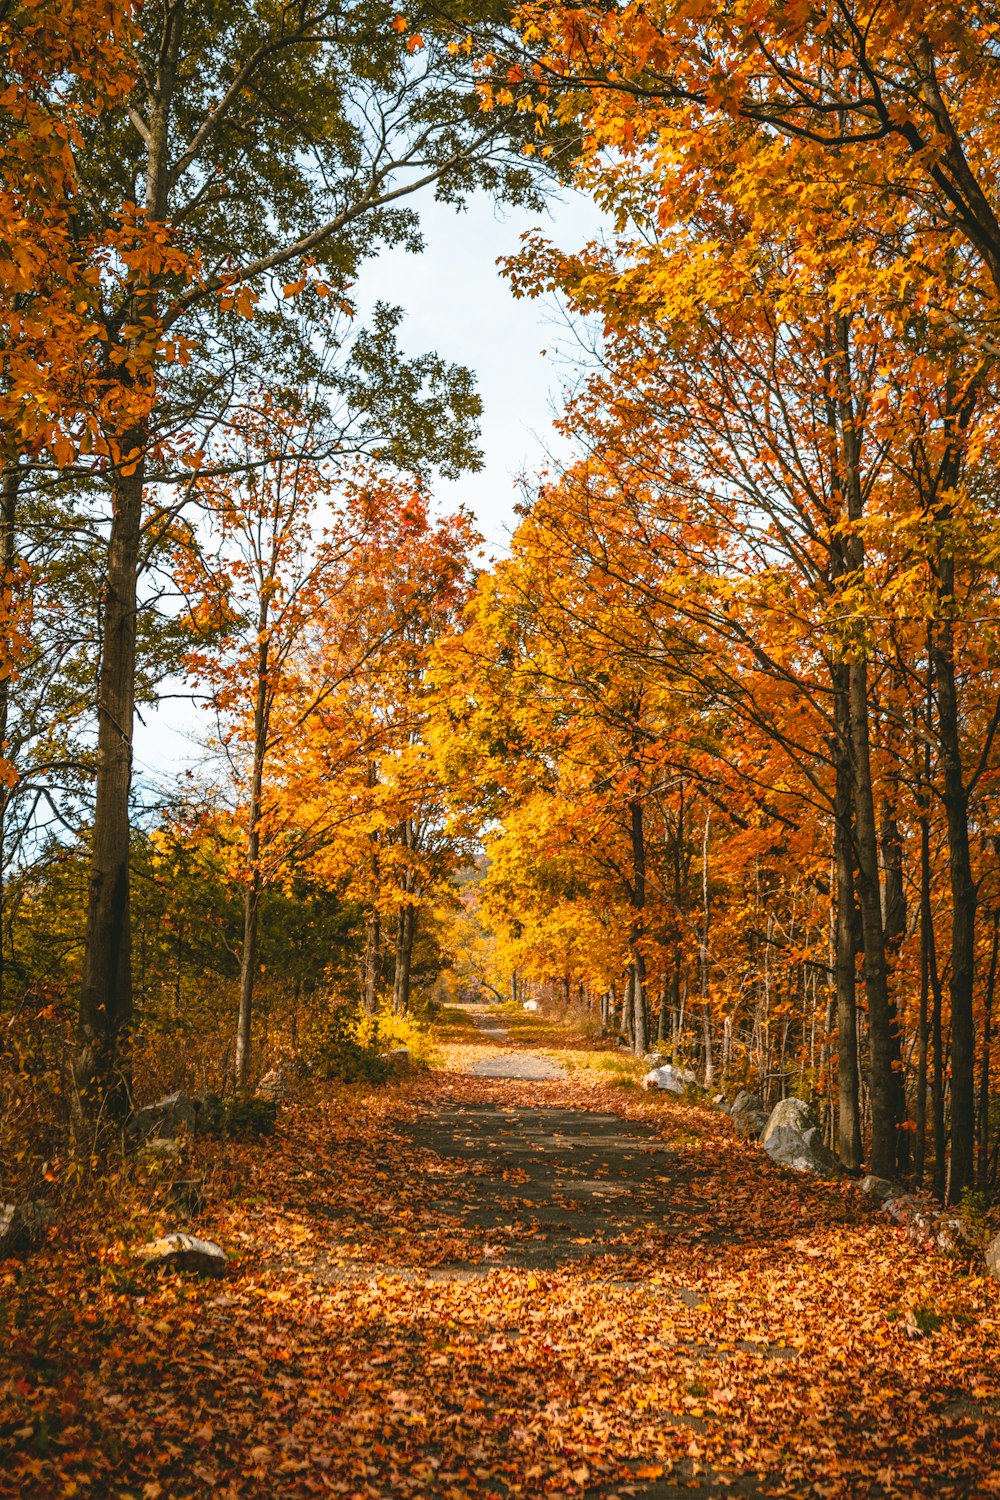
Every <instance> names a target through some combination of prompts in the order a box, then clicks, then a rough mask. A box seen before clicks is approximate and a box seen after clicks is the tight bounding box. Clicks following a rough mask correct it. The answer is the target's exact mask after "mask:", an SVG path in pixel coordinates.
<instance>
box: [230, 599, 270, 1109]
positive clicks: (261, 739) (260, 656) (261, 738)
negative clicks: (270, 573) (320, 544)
mask: <svg viewBox="0 0 1000 1500" xmlns="http://www.w3.org/2000/svg"><path fill="white" fill-rule="evenodd" d="M270 597H271V596H270V593H269V591H268V590H267V589H263V590H262V591H261V596H260V602H259V604H258V610H257V685H256V693H255V698H254V712H253V767H252V772H251V781H250V809H249V814H248V817H249V822H248V826H247V864H246V875H247V889H246V895H245V896H244V900H243V950H242V952H241V954H240V1010H239V1019H238V1021H237V1023H236V1087H237V1088H238V1089H242V1090H245V1089H246V1087H247V1085H248V1083H249V1079H250V1047H251V1041H252V1035H253V991H254V981H255V979H256V976H257V925H258V917H259V914H260V893H261V885H262V881H261V872H260V820H261V813H262V811H263V799H264V760H265V757H266V754H267V735H268V720H269V717H270V716H269V713H268V702H269V688H268V680H267V678H268V669H269V640H268V617H269V613H270Z"/></svg>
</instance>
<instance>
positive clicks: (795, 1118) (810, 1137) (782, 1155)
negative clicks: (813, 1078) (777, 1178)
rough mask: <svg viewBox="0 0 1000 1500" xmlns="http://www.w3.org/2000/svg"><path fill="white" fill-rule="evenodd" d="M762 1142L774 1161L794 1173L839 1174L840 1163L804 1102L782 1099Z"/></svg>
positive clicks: (767, 1125) (802, 1100)
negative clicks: (826, 1143)
mask: <svg viewBox="0 0 1000 1500" xmlns="http://www.w3.org/2000/svg"><path fill="white" fill-rule="evenodd" d="M760 1143H761V1145H762V1146H763V1148H764V1150H765V1151H766V1152H767V1154H768V1156H769V1157H770V1158H771V1160H772V1161H776V1162H780V1163H781V1165H782V1166H785V1167H791V1168H792V1170H793V1171H795V1172H812V1173H813V1174H814V1175H815V1176H817V1177H837V1176H839V1175H840V1171H841V1167H840V1163H839V1162H838V1160H837V1158H836V1157H835V1156H834V1154H833V1152H832V1151H830V1150H829V1149H828V1147H827V1146H826V1145H825V1144H824V1142H823V1137H822V1134H821V1132H820V1129H819V1126H818V1125H817V1124H816V1121H815V1120H814V1119H813V1114H812V1110H811V1109H810V1108H809V1105H808V1104H807V1103H806V1102H805V1100H804V1099H795V1098H791V1099H782V1100H781V1101H780V1102H779V1103H778V1104H776V1105H775V1106H774V1108H773V1109H772V1111H771V1114H770V1116H769V1118H768V1122H767V1124H766V1125H765V1127H764V1132H763V1134H762V1135H761V1138H760Z"/></svg>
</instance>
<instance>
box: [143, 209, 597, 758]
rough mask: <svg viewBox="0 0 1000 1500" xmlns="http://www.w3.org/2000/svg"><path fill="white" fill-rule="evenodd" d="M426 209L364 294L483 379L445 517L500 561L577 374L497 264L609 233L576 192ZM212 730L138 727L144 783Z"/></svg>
mask: <svg viewBox="0 0 1000 1500" xmlns="http://www.w3.org/2000/svg"><path fill="white" fill-rule="evenodd" d="M420 212H421V224H422V230H423V236H424V241H425V249H424V251H423V253H422V254H421V255H409V254H407V253H406V252H405V251H402V250H392V251H386V252H385V253H384V254H382V255H381V256H379V257H378V258H377V259H376V260H373V261H372V262H370V263H369V265H368V266H367V267H366V268H365V270H364V273H363V275H362V276H361V278H360V280H359V282H358V285H357V286H356V288H355V291H354V295H355V297H356V299H357V302H358V306H359V311H360V312H361V315H362V316H364V314H365V313H366V312H367V311H368V310H369V309H370V307H371V305H372V304H373V303H374V302H376V301H378V300H380V299H381V300H382V301H385V302H390V303H395V304H398V305H399V306H401V307H402V308H403V309H404V311H405V317H404V320H403V323H402V325H401V327H400V330H399V340H400V343H401V345H402V347H403V349H404V351H405V352H406V353H407V354H410V355H415V354H421V353H425V352H428V351H431V350H433V351H434V352H435V353H437V354H439V355H440V356H441V357H442V358H443V359H446V360H448V361H449V362H450V363H454V364H462V365H468V366H469V368H470V369H472V370H473V371H474V373H475V375H476V383H477V386H478V389H479V392H480V395H481V396H482V399H483V419H482V441H481V446H482V448H483V452H484V456H485V466H484V468H483V470H482V472H481V473H479V474H471V475H467V476H466V477H465V478H463V479H460V480H456V481H451V482H441V483H440V484H439V485H438V487H437V489H436V496H437V499H438V501H439V503H440V506H441V508H442V509H443V510H446V511H447V510H449V509H455V508H456V507H457V506H458V505H459V504H463V505H465V506H466V507H467V508H468V509H469V510H471V511H472V513H473V515H475V517H476V519H477V521H478V523H479V529H480V530H481V531H482V532H483V534H484V536H485V537H486V540H487V552H488V554H493V555H495V554H496V553H498V552H502V551H503V550H505V543H506V540H507V538H508V536H509V534H510V531H511V530H512V527H513V519H514V518H513V508H514V504H515V502H516V500H517V499H518V493H519V492H518V489H517V480H518V478H519V476H521V475H522V474H527V475H529V476H530V475H531V473H532V472H533V471H537V470H538V469H539V468H540V467H542V466H543V465H544V463H545V459H546V454H547V453H548V452H549V451H550V450H554V451H556V452H558V451H559V444H558V440H557V438H556V435H555V434H554V433H553V431H552V416H553V412H554V411H555V410H557V409H558V406H559V391H560V387H561V385H562V384H563V383H564V380H565V378H566V376H567V373H568V371H567V366H566V363H565V360H564V358H562V357H561V356H560V354H559V352H558V351H559V350H560V349H562V350H565V349H566V347H567V344H568V343H569V339H568V335H567V330H566V327H565V324H564V323H562V322H561V321H560V317H559V312H558V308H557V305H556V303H555V301H554V300H553V299H550V298H548V297H543V298H540V299H528V298H522V299H520V300H518V299H516V298H515V297H513V296H512V294H511V291H510V288H509V286H508V284H507V282H506V280H505V279H504V278H503V277H502V276H501V274H500V272H499V270H498V268H497V265H496V261H497V258H498V257H500V256H505V255H510V254H513V253H515V252H516V251H517V249H518V247H519V244H520V237H521V234H522V233H523V232H524V231H525V230H527V229H532V228H535V227H537V226H540V227H541V228H542V230H543V232H544V233H545V235H546V236H547V237H548V238H550V239H552V240H553V241H555V243H556V244H558V245H559V246H560V247H561V248H563V249H566V250H575V249H578V248H579V247H581V246H582V245H584V244H585V243H586V241H587V240H589V239H591V238H593V237H594V236H595V235H597V234H598V233H599V231H600V227H601V225H600V217H599V214H598V211H597V209H596V208H595V207H594V205H593V203H591V202H590V200H589V199H587V198H585V197H583V196H582V195H580V194H577V193H568V192H565V193H563V194H561V196H560V198H559V199H557V200H556V199H554V200H553V201H552V202H551V204H550V207H549V209H548V212H547V213H542V214H539V213H529V212H525V211H523V210H521V209H496V208H495V207H494V205H493V203H492V202H491V200H490V199H489V198H488V197H487V196H486V195H485V194H478V195H476V196H474V197H473V198H472V199H470V202H469V205H468V208H467V210H466V212H464V213H461V214H459V213H456V212H455V210H454V209H453V208H451V207H450V206H448V205H447V204H441V203H436V202H435V201H434V200H433V198H431V197H430V196H428V197H427V198H426V199H425V200H424V201H423V202H422V203H421V205H420ZM543 350H547V351H548V353H547V354H544V353H543V352H542V351H543ZM209 729H210V725H209V722H208V718H207V715H205V714H204V712H202V711H200V710H199V709H197V708H195V707H194V705H192V704H191V703H190V702H187V701H183V700H181V699H178V698H170V699H167V700H166V701H164V702H163V703H162V704H161V706H160V707H159V708H158V709H157V710H156V712H155V713H153V714H151V715H149V716H148V719H147V722H146V724H137V725H136V740H135V769H136V773H137V776H138V777H139V778H140V779H142V780H147V781H148V780H151V779H152V780H155V781H157V782H163V781H165V780H170V779H172V778H173V777H174V776H175V775H176V774H178V773H180V772H181V771H182V770H183V769H184V768H185V767H186V766H188V765H190V764H192V762H193V761H194V760H196V759H197V758H198V747H197V745H196V743H195V740H196V739H197V738H198V737H199V736H200V735H203V734H205V733H206V732H207V731H208V730H209Z"/></svg>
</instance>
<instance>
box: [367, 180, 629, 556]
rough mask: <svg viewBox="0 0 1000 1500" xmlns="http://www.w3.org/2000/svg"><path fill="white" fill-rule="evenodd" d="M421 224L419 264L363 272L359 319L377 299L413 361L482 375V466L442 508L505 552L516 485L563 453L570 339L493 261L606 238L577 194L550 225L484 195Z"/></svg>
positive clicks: (429, 211)
mask: <svg viewBox="0 0 1000 1500" xmlns="http://www.w3.org/2000/svg"><path fill="white" fill-rule="evenodd" d="M421 225H422V230H423V235H424V241H425V245H426V248H425V250H424V252H423V254H422V255H408V254H406V252H405V251H402V250H394V251H387V252H385V253H384V254H383V255H381V256H380V257H379V258H378V259H377V260H375V261H373V262H372V263H371V264H370V265H369V266H368V267H367V268H366V271H365V273H364V275H363V276H362V277H361V278H360V281H359V283H358V287H357V288H356V295H357V296H358V301H359V305H360V307H361V309H362V311H363V312H364V311H365V310H367V308H369V307H370V306H371V304H372V303H373V302H375V301H376V300H378V299H379V298H382V299H383V300H384V301H387V302H394V303H398V304H399V305H400V306H401V307H403V308H404V309H405V313H406V317H405V320H404V322H403V325H402V327H401V329H400V341H401V343H402V345H403V347H404V349H405V350H406V352H407V353H408V354H417V353H421V352H424V351H427V350H434V351H435V352H436V353H437V354H440V355H441V356H442V358H444V359H447V360H448V361H450V362H451V363H454V364H462V365H468V366H469V368H470V369H471V370H473V371H474V372H475V375H476V381H477V385H478V389H479V393H480V395H481V396H482V399H483V419H482V448H483V452H484V456H485V467H484V469H483V470H482V472H481V473H479V474H472V475H468V476H466V477H465V478H463V479H461V480H457V481H454V482H441V483H439V484H438V486H437V488H436V495H437V498H438V500H439V501H440V504H441V506H442V507H443V508H444V509H448V508H449V507H455V506H457V505H458V504H460V503H461V504H464V505H465V506H466V507H467V508H468V509H469V510H471V511H472V512H473V514H474V515H475V516H476V518H477V520H478V521H479V526H480V530H481V531H482V532H483V534H484V535H485V536H486V538H487V541H488V543H489V544H490V545H491V547H493V548H494V549H502V548H503V546H504V543H505V540H506V538H507V536H508V534H509V530H510V528H511V524H512V521H513V506H514V503H515V501H516V499H517V498H518V492H517V479H518V477H519V476H520V475H521V474H522V473H525V472H527V473H528V474H530V473H531V471H532V470H534V469H537V468H538V467H540V466H541V465H542V464H543V463H544V461H545V456H546V453H547V451H548V450H549V449H550V447H552V446H553V444H554V443H556V442H557V439H556V435H555V434H554V433H553V431H552V415H553V412H554V410H556V409H557V408H558V404H559V401H558V396H559V387H560V384H561V383H562V380H563V378H564V377H565V374H566V365H565V359H564V358H563V357H561V356H560V355H559V352H558V351H559V350H560V349H563V350H565V348H566V345H567V329H566V326H565V323H564V322H562V321H561V319H560V315H559V309H558V306H557V303H556V301H555V299H553V298H550V297H547V296H546V297H542V298H538V299H531V298H526V297H525V298H520V299H517V298H515V297H514V296H513V295H512V293H511V290H510V287H509V285H508V283H507V281H506V279H505V278H504V277H503V276H502V275H501V273H500V271H499V269H498V268H497V264H496V262H497V259H498V258H499V257H501V256H506V255H511V254H514V253H515V252H516V251H517V250H518V249H519V247H520V240H521V235H522V233H523V232H524V231H525V230H527V229H533V228H536V227H541V229H542V231H543V233H544V234H545V235H546V236H547V237H548V238H549V239H552V240H553V241H554V242H555V243H556V244H558V245H559V246H560V248H562V249H566V250H575V249H577V248H580V247H581V246H583V245H584V244H585V243H586V242H587V240H588V239H591V238H593V237H594V236H595V235H596V234H597V233H598V232H599V229H600V218H599V215H598V211H597V209H596V208H595V207H594V205H593V203H592V202H591V201H590V199H589V198H585V197H584V196H583V195H582V194H579V193H569V192H563V193H562V194H561V195H560V198H559V199H558V200H555V199H554V200H553V201H552V203H551V205H550V208H549V210H548V212H547V213H543V214H539V213H529V212H526V211H524V210H521V209H509V208H507V209H497V208H495V207H494V205H493V203H492V202H491V201H490V200H489V199H488V198H487V197H486V195H485V194H479V195H477V196H476V197H474V198H473V199H472V200H471V201H470V204H469V207H468V209H467V211H466V212H465V213H461V214H459V213H456V212H455V210H454V209H453V208H451V207H450V206H449V205H448V204H442V203H436V202H435V201H434V200H433V199H431V198H428V199H427V200H426V202H425V203H424V204H423V206H422V209H421ZM543 351H548V352H547V353H543Z"/></svg>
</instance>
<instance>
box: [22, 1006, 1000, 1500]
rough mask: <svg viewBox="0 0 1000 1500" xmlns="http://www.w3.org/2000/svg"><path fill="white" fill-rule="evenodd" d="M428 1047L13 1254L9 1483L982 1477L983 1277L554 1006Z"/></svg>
mask: <svg viewBox="0 0 1000 1500" xmlns="http://www.w3.org/2000/svg"><path fill="white" fill-rule="evenodd" d="M438 1047H439V1064H440V1065H439V1066H436V1067H435V1068H433V1069H432V1070H431V1071H430V1072H429V1073H426V1074H423V1075H418V1076H416V1077H414V1078H411V1079H409V1080H405V1081H402V1082H400V1083H398V1084H394V1085H390V1086H388V1087H385V1088H381V1089H371V1090H360V1089H352V1090H349V1091H348V1090H344V1089H343V1088H340V1087H336V1086H332V1085H317V1086H315V1087H314V1088H312V1089H310V1090H309V1091H307V1093H306V1094H305V1095H304V1096H303V1097H302V1098H300V1099H298V1100H297V1101H294V1102H292V1103H289V1104H288V1105H287V1106H286V1107H285V1108H284V1109H283V1110H282V1112H281V1114H280V1116H279V1122H278V1127H277V1133H276V1134H275V1136H274V1137H273V1138H271V1139H270V1140H268V1141H265V1142H263V1143H258V1144H239V1143H234V1142H227V1143H225V1144H222V1145H220V1144H219V1143H218V1142H211V1141H201V1140H198V1141H195V1142H192V1143H191V1144H190V1145H189V1146H188V1148H187V1153H188V1154H187V1159H186V1160H185V1161H184V1162H183V1164H182V1166H177V1167H172V1168H171V1169H170V1179H171V1180H170V1181H169V1182H167V1181H164V1180H161V1181H160V1182H159V1184H158V1183H157V1181H156V1180H155V1179H151V1181H150V1183H149V1184H148V1186H147V1187H146V1189H145V1190H144V1196H143V1194H141V1193H138V1190H136V1189H135V1188H131V1189H128V1190H123V1194H122V1205H123V1207H122V1212H121V1215H120V1218H119V1220H118V1221H117V1222H116V1223H113V1224H110V1225H107V1224H106V1225H105V1227H104V1228H103V1229H102V1230H101V1231H100V1232H95V1231H94V1230H93V1229H92V1228H88V1227H87V1214H86V1209H85V1208H81V1211H80V1214H79V1219H78V1221H76V1222H74V1220H73V1219H72V1217H70V1218H67V1219H64V1220H63V1221H62V1222H61V1223H59V1224H58V1225H57V1226H55V1227H54V1228H53V1229H52V1230H51V1231H50V1235H51V1239H50V1242H49V1243H48V1244H47V1245H45V1246H43V1247H42V1248H41V1249H40V1250H39V1251H38V1252H37V1253H36V1254H35V1255H34V1257H32V1258H31V1259H29V1260H27V1261H25V1262H23V1263H22V1262H17V1261H13V1260H9V1261H6V1262H3V1263H2V1264H0V1308H2V1309H3V1312H2V1314H0V1316H2V1319H3V1322H2V1325H0V1495H3V1496H13V1495H17V1496H19V1497H20V1496H24V1497H41V1496H45V1497H46V1500H48V1497H51V1496H56V1495H80V1496H121V1497H125V1496H134V1497H140V1496H141V1497H143V1500H158V1497H170V1500H180V1497H187V1496H191V1497H196V1496H204V1495H207V1494H212V1495H219V1496H224V1497H233V1500H236V1497H240V1500H242V1497H270V1496H283V1497H284V1496H288V1497H299V1496H302V1497H306V1496H313V1495H343V1496H350V1497H359V1500H360V1497H364V1500H368V1497H373V1500H374V1497H386V1500H388V1497H395V1496H415V1497H431V1500H434V1497H444V1500H464V1497H466V1496H477V1497H490V1496H495V1497H507V1496H524V1497H534V1496H550V1495H561V1496H574V1495H575V1496H581V1495H588V1496H593V1497H597V1496H601V1497H610V1496H613V1495H620V1496H624V1495H641V1496H646V1497H655V1496H661V1497H666V1496H684V1495H687V1496H689V1497H693V1496H698V1497H707V1496H709V1495H713V1494H725V1493H728V1494H739V1495H745V1496H748V1495H749V1496H752V1495H802V1496H805V1495H819V1496H859V1495H865V1496H868V1495H871V1496H885V1497H889V1496H924V1495H930V1494H933V1495H945V1496H979V1495H989V1494H995V1493H998V1492H1000V1466H998V1458H1000V1445H998V1430H1000V1421H998V1418H1000V1399H998V1397H1000V1365H998V1358H997V1353H996V1344H997V1337H996V1335H997V1323H998V1301H997V1293H996V1289H995V1287H994V1286H992V1285H991V1284H989V1283H987V1282H986V1281H984V1280H981V1279H977V1278H975V1277H971V1276H968V1275H966V1274H965V1273H964V1271H963V1270H962V1268H960V1267H957V1266H954V1265H952V1264H950V1263H949V1262H947V1261H945V1260H944V1259H942V1258H940V1257H936V1256H929V1255H925V1254H922V1253H920V1252H918V1251H916V1250H914V1249H913V1248H912V1247H911V1246H910V1245H909V1244H907V1243H905V1242H904V1241H903V1240H902V1239H901V1238H900V1237H899V1235H898V1234H897V1232H896V1231H895V1229H894V1228H893V1227H892V1226H891V1225H890V1224H888V1222H887V1221H885V1220H883V1219H882V1218H880V1217H878V1216H877V1215H876V1214H875V1213H874V1212H873V1211H872V1210H871V1209H870V1207H869V1206H868V1205H867V1203H866V1202H865V1200H863V1199H862V1197H861V1195H860V1194H859V1193H858V1191H857V1188H856V1186H854V1185H853V1184H851V1183H846V1182H845V1183H835V1184H829V1183H822V1182H818V1181H814V1180H807V1179H805V1178H802V1177H799V1176H797V1175H795V1174H793V1173H790V1172H788V1171H786V1170H785V1169H782V1168H780V1167H778V1166H776V1165H774V1164H773V1163H772V1162H771V1161H770V1160H769V1159H768V1158H767V1157H766V1156H765V1155H764V1153H763V1152H761V1151H760V1150H759V1149H758V1148H757V1147H756V1146H753V1145H749V1144H747V1143H745V1142H743V1141H740V1140H739V1139H737V1138H736V1137H735V1136H734V1135H733V1133H732V1128H731V1126H730V1123H729V1121H728V1120H726V1119H725V1118H723V1117H721V1116H719V1115H717V1114H715V1113H713V1112H711V1111H709V1110H708V1109H706V1108H704V1107H702V1106H700V1105H692V1104H686V1103H684V1102H681V1101H677V1100H673V1099H669V1098H665V1097H661V1096H653V1097H650V1096H648V1095H643V1094H641V1093H639V1092H638V1091H637V1090H636V1087H635V1083H636V1078H637V1073H638V1070H637V1067H636V1065H635V1064H634V1063H633V1062H632V1061H631V1060H627V1059H624V1058H620V1057H618V1056H617V1055H616V1054H614V1053H611V1052H609V1051H608V1050H607V1049H606V1048H603V1049H602V1048H601V1047H600V1046H599V1044H597V1043H596V1042H592V1041H587V1040H585V1039H582V1038H580V1037H579V1036H576V1035H574V1034H573V1033H572V1032H570V1031H569V1030H567V1029H564V1028H559V1027H557V1026H555V1025H554V1024H553V1023H552V1022H550V1021H546V1020H544V1019H543V1018H542V1017H540V1016H527V1015H525V1016H522V1015H519V1014H517V1013H513V1012H507V1013H506V1014H504V1015H503V1016H502V1018H501V1019H494V1018H493V1017H492V1016H491V1015H490V1012H489V1011H488V1010H487V1008H485V1007H483V1008H472V1014H469V1013H461V1012H450V1013H448V1015H447V1016H446V1019H445V1022H444V1024H443V1025H442V1026H441V1027H439V1042H438ZM175 1179H176V1180H175ZM192 1179H203V1181H204V1188H203V1194H204V1200H205V1201H204V1203H199V1202H198V1201H197V1195H196V1194H195V1195H193V1196H192V1195H191V1194H190V1193H189V1194H188V1199H187V1202H188V1209H187V1216H186V1217H185V1211H184V1208H183V1202H184V1191H183V1186H184V1183H185V1182H188V1183H190V1181H191V1180H192ZM178 1183H180V1188H178ZM175 1228H187V1229H190V1230H191V1231H192V1232H194V1233H197V1234H200V1235H203V1236H205V1237H208V1238H210V1239H212V1240H215V1241H217V1242H218V1243H219V1244H222V1245H223V1246H224V1247H225V1249H226V1250H227V1252H228V1253H229V1265H228V1270H227V1276H226V1278H225V1279H224V1280H223V1281H221V1282H219V1281H205V1280H199V1279H196V1278H194V1277H190V1276H187V1275H176V1276H173V1277H166V1276H165V1277H162V1278H158V1277H156V1276H153V1275H151V1274H150V1273H148V1272H144V1271H141V1270H139V1269H137V1262H136V1259H135V1250H136V1247H137V1245H138V1244H140V1243H142V1242H143V1241H144V1240H145V1239H147V1238H148V1237H149V1234H150V1233H151V1232H159V1231H161V1230H166V1229H175Z"/></svg>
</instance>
